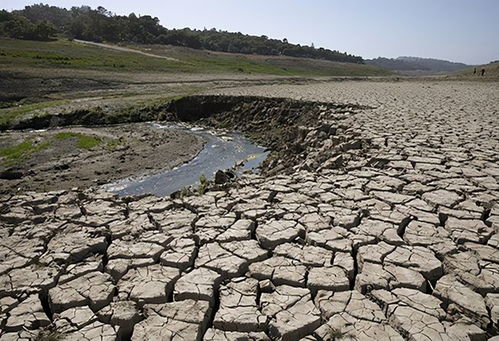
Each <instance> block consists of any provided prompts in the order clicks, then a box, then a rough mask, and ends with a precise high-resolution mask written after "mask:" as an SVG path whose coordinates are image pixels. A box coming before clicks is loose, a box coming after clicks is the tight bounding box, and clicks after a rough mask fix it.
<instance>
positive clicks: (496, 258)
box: [0, 82, 499, 341]
mask: <svg viewBox="0 0 499 341" xmlns="http://www.w3.org/2000/svg"><path fill="white" fill-rule="evenodd" d="M498 90H499V87H498V85H497V84H496V83H492V84H477V83H436V82H435V83H417V82H411V83H374V82H372V83H367V82H366V83H358V82H357V83H350V82H344V83H329V84H319V85H305V86H282V87H279V86H272V87H265V86H264V87H252V88H246V89H243V88H239V89H234V90H227V92H228V93H231V94H248V95H264V94H268V93H271V94H272V95H275V96H281V97H282V96H291V97H297V98H306V99H314V100H319V99H320V100H322V101H328V100H334V101H340V102H358V103H360V104H363V105H370V106H372V107H375V108H373V109H364V110H356V111H355V112H353V113H351V114H350V115H336V114H335V113H334V111H325V113H324V114H321V115H320V117H319V118H318V119H317V122H316V124H314V125H311V126H310V127H308V130H309V131H308V134H307V135H306V137H305V138H304V141H306V143H307V144H308V145H309V146H310V148H308V149H307V150H306V152H307V156H306V157H305V158H303V159H301V160H302V161H300V162H301V163H299V164H296V167H295V170H296V171H295V172H294V173H293V174H292V175H282V174H281V175H275V176H267V177H265V176H262V175H246V176H244V177H242V178H241V179H239V180H238V182H237V183H236V184H234V186H231V187H229V188H228V189H227V190H224V191H209V192H207V193H206V194H205V195H202V196H193V197H187V198H184V199H175V200H172V199H166V198H156V197H150V196H148V197H132V198H118V197H116V196H113V195H111V194H109V193H104V192H99V191H96V190H94V189H89V190H83V191H59V192H49V193H26V194H24V195H17V196H4V197H3V199H2V202H1V204H0V205H1V212H2V213H1V221H2V223H1V224H2V225H1V228H0V237H1V238H0V260H1V262H0V283H1V284H0V326H1V332H0V340H2V341H4V340H18V339H24V340H29V339H36V338H42V337H48V336H50V337H57V339H59V340H115V339H124V340H126V339H131V340H196V339H197V340H310V341H312V340H333V339H358V340H486V339H487V338H490V337H493V336H494V335H496V334H497V329H498V327H499V326H498V319H499V250H498V248H499V234H498V232H499V231H498V226H499V206H498V203H497V202H498V200H499V184H498V180H499V163H498V161H499V136H498V133H499V130H498V123H499V122H498V116H497V115H498V112H499V91H498ZM325 126H327V127H328V129H325V128H324V127H325ZM332 127H333V128H337V129H330V128H332ZM340 136H341V137H342V139H340V140H341V142H338V141H339V140H338V139H339V137H340ZM359 136H360V138H362V139H363V140H368V141H369V142H370V143H369V144H361V143H357V142H356V141H358V139H359ZM350 138H351V143H349V142H348V141H349V139H350ZM338 143H339V144H338ZM328 152H329V153H330V154H331V155H330V159H328V160H326V161H321V164H323V163H326V164H328V165H331V167H325V166H324V167H321V166H320V165H319V166H317V167H316V168H314V167H313V166H314V165H313V161H314V158H317V157H320V158H323V157H324V155H327V153H328ZM339 152H340V153H341V154H340V155H341V159H342V162H341V167H338V154H337V153H339ZM333 154H334V155H333ZM333 161H334V162H333ZM333 165H335V166H334V167H333ZM307 169H308V170H307Z"/></svg>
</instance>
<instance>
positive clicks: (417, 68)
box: [365, 57, 473, 75]
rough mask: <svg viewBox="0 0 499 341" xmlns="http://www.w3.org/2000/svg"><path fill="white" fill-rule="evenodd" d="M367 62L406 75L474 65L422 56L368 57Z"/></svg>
mask: <svg viewBox="0 0 499 341" xmlns="http://www.w3.org/2000/svg"><path fill="white" fill-rule="evenodd" d="M365 63H366V64H369V65H373V66H377V67H380V68H383V69H386V70H390V71H394V72H398V73H401V74H406V75H433V74H443V73H450V72H455V71H459V70H464V69H467V68H470V67H472V66H473V65H467V64H463V63H455V62H450V61H448V60H441V59H433V58H420V57H398V58H383V57H379V58H375V59H367V60H365Z"/></svg>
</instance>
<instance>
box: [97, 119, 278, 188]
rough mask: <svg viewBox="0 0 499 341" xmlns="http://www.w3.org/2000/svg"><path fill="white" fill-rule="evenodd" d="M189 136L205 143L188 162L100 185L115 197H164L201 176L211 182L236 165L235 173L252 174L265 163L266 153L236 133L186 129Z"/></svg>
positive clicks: (193, 183)
mask: <svg viewBox="0 0 499 341" xmlns="http://www.w3.org/2000/svg"><path fill="white" fill-rule="evenodd" d="M156 127H157V129H183V130H187V129H188V128H183V127H179V126H171V125H170V126H163V125H156ZM189 130H190V131H191V133H192V134H196V135H199V136H201V137H202V138H204V139H205V140H206V141H207V142H206V144H205V145H204V147H203V149H202V150H201V151H200V152H199V154H198V155H197V156H196V157H195V158H194V159H192V160H191V161H189V162H187V163H185V164H183V165H181V166H179V167H176V168H173V169H170V170H166V171H164V172H161V173H158V174H154V175H150V176H146V177H142V178H139V179H132V178H130V179H124V180H120V181H117V182H114V183H111V184H107V185H104V186H103V187H104V188H106V189H107V190H109V191H111V192H114V193H117V194H118V195H121V196H125V195H138V194H155V195H158V196H168V195H170V194H172V193H174V192H176V191H178V190H180V189H182V188H184V187H187V186H190V185H196V184H199V178H200V176H201V175H205V176H206V177H207V178H208V179H213V177H214V175H215V173H216V171H217V170H219V169H227V168H231V167H234V165H236V164H237V163H239V162H241V161H242V162H244V165H243V166H242V167H240V168H239V170H238V171H239V172H243V171H245V170H256V169H257V167H258V166H259V165H260V164H261V163H262V162H263V161H264V160H265V158H266V157H267V155H268V151H266V150H265V148H263V147H260V146H257V145H255V144H254V143H253V142H252V141H250V140H249V139H247V138H246V137H244V136H242V135H241V134H238V133H231V134H224V135H219V134H217V133H214V132H212V131H208V130H204V129H201V128H190V129H189Z"/></svg>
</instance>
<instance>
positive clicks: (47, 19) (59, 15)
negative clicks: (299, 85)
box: [0, 4, 364, 64]
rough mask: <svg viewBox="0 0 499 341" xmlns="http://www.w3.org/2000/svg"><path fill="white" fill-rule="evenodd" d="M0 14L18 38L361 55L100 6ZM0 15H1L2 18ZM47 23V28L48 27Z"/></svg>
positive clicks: (2, 31)
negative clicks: (172, 25) (170, 23)
mask: <svg viewBox="0 0 499 341" xmlns="http://www.w3.org/2000/svg"><path fill="white" fill-rule="evenodd" d="M3 12H5V13H2V15H0V35H2V36H8V37H13V38H18V39H37V40H47V39H49V38H50V37H51V36H53V35H54V34H55V33H56V32H59V33H61V34H63V35H65V36H67V37H70V38H76V39H82V40H90V41H96V42H101V41H108V42H112V43H139V44H169V45H175V46H184V47H189V48H194V49H206V50H212V51H221V52H230V53H244V54H260V55H285V56H291V57H302V58H315V59H324V60H330V61H338V62H348V63H358V64H363V63H364V61H363V59H362V57H358V56H353V55H350V54H347V53H341V52H339V51H334V50H328V49H324V48H318V49H317V48H315V47H314V46H313V44H312V46H301V45H299V44H291V43H289V42H288V40H287V39H283V40H279V39H271V38H269V37H267V36H265V35H262V36H251V35H245V34H242V33H240V32H237V33H233V32H226V31H221V30H217V29H216V28H212V29H210V30H206V29H204V30H191V29H189V28H184V29H180V30H179V29H171V30H169V29H167V28H165V27H163V26H162V25H161V24H160V23H159V19H158V18H155V17H151V16H149V15H144V16H137V15H135V14H134V13H131V14H130V15H128V16H122V15H115V14H113V13H112V12H111V11H108V10H107V9H106V8H104V7H102V6H99V7H97V9H92V8H91V7H89V6H81V7H72V8H71V9H65V8H58V7H55V6H48V5H44V4H38V5H32V6H26V7H25V8H24V9H23V10H20V11H13V12H12V13H9V12H6V11H3ZM2 16H3V17H5V18H3V19H2ZM51 25H52V26H51Z"/></svg>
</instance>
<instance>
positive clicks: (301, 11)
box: [0, 0, 499, 64]
mask: <svg viewBox="0 0 499 341" xmlns="http://www.w3.org/2000/svg"><path fill="white" fill-rule="evenodd" d="M32 3H33V1H25V0H0V8H2V9H7V10H12V9H20V8H23V7H24V6H25V5H28V4H32ZM44 3H48V4H50V5H55V6H60V7H71V6H79V5H83V4H84V5H89V6H92V7H97V6H99V5H100V6H103V7H105V8H107V9H108V10H111V11H112V12H114V13H117V14H128V13H130V12H134V13H136V14H142V15H145V14H150V15H152V16H156V17H158V18H159V19H160V20H161V24H162V25H163V26H166V27H168V28H183V27H191V28H198V29H203V28H204V27H206V28H212V27H216V28H217V29H223V30H227V31H235V32H237V31H239V32H242V33H247V34H255V35H267V36H269V37H271V38H279V39H282V38H287V39H288V40H289V41H290V42H292V43H300V44H306V45H310V43H312V42H313V43H314V45H315V46H316V47H319V46H322V47H326V48H329V49H335V50H340V51H346V52H348V53H352V54H356V55H360V56H362V57H364V58H373V57H378V56H384V57H397V56H402V55H403V56H419V57H433V58H441V59H447V60H452V61H459V62H465V63H469V64H482V63H488V62H489V61H492V60H499V0H352V1H350V0H349V1H347V0H342V1H339V0H308V1H305V0H250V1H249V0H247V1H242V0H176V1H171V0H139V1H138V0H48V1H44Z"/></svg>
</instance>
